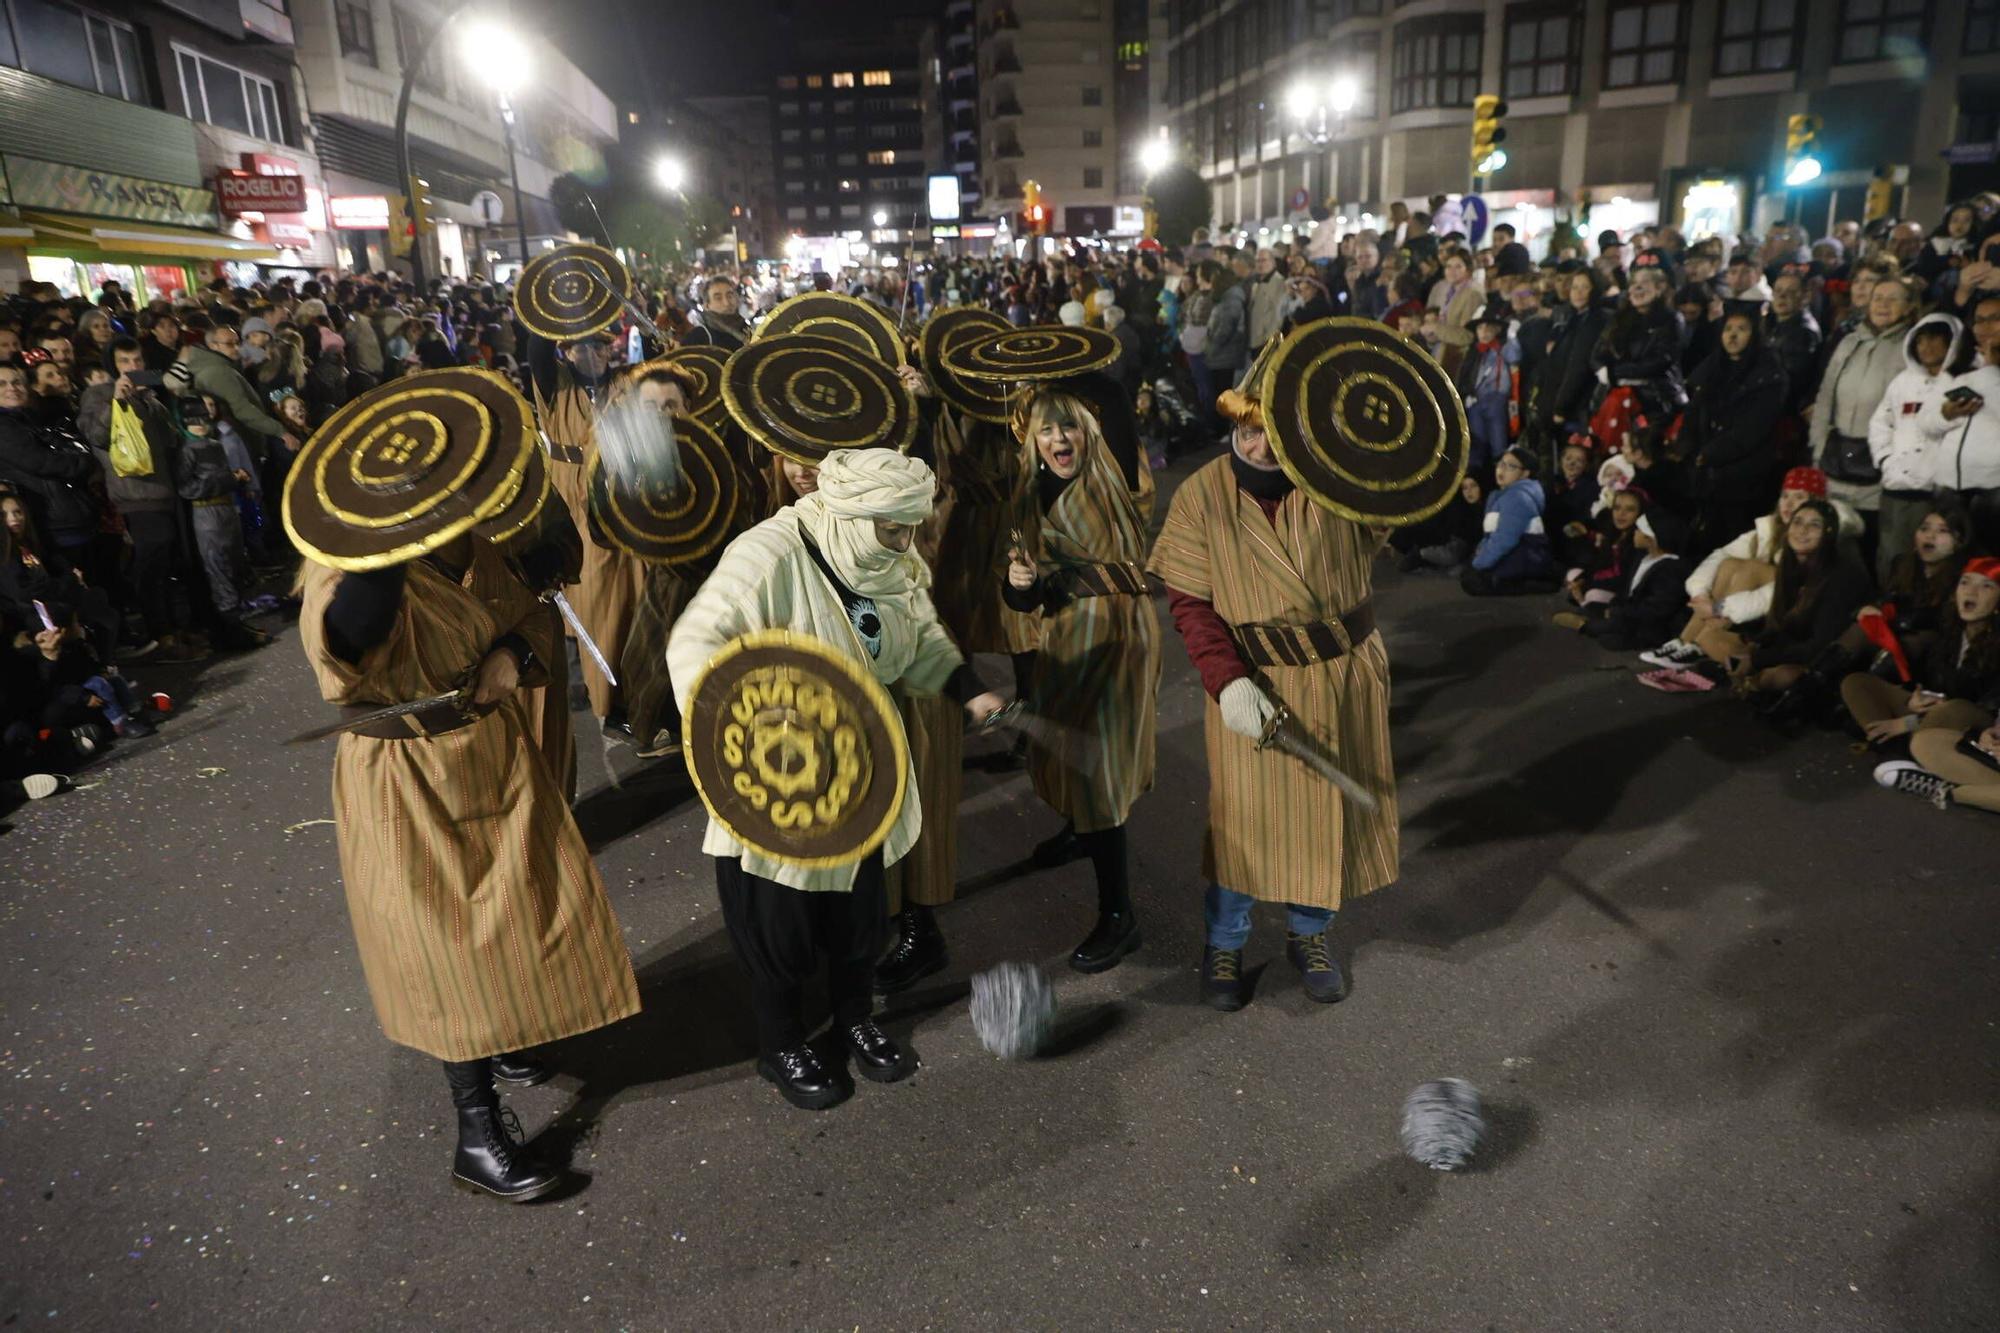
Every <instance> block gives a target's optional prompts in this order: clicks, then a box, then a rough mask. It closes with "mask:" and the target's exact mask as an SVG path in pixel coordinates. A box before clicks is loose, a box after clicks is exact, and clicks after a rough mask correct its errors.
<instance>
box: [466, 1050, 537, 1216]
mask: <svg viewBox="0 0 2000 1333" xmlns="http://www.w3.org/2000/svg"><path fill="white" fill-rule="evenodd" d="M444 1076H445V1081H446V1082H448V1083H449V1084H450V1085H451V1100H452V1104H453V1105H454V1106H455V1107H457V1109H458V1151H457V1152H456V1153H455V1154H454V1155H453V1157H452V1161H451V1179H452V1183H453V1184H454V1185H456V1186H458V1188H460V1189H462V1190H471V1191H473V1192H475V1193H485V1194H490V1195H492V1196H493V1197H494V1198H496V1199H501V1200H504V1201H506V1202H507V1203H526V1202H528V1201H529V1200H530V1199H539V1198H541V1197H542V1196H543V1195H544V1194H547V1193H548V1192H549V1191H550V1190H552V1189H554V1188H555V1187H556V1186H558V1185H560V1184H561V1183H562V1173H561V1172H560V1171H555V1170H552V1169H550V1168H549V1167H547V1166H545V1165H544V1164H543V1163H541V1162H540V1161H537V1160H536V1158H535V1156H534V1154H533V1153H531V1152H530V1151H528V1150H527V1149H526V1148H525V1147H523V1146H522V1144H521V1143H520V1140H519V1136H520V1133H521V1122H520V1121H519V1120H516V1119H515V1118H514V1113H513V1112H512V1111H510V1110H508V1109H506V1108H505V1107H503V1106H501V1105H500V1097H499V1094H498V1093H496V1092H494V1090H493V1070H492V1064H491V1062H490V1061H488V1060H461V1061H453V1060H447V1061H445V1062H444Z"/></svg>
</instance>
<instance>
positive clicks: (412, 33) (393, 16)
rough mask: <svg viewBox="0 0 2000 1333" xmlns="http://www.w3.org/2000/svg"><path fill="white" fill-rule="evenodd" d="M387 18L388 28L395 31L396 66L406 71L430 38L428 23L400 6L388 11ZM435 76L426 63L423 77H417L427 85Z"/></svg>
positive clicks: (431, 68) (433, 68)
mask: <svg viewBox="0 0 2000 1333" xmlns="http://www.w3.org/2000/svg"><path fill="white" fill-rule="evenodd" d="M389 18H390V26H391V27H392V28H394V29H395V31H396V64H397V65H398V66H400V67H401V68H403V69H408V68H409V67H410V65H411V63H412V62H414V61H415V60H416V58H417V52H419V51H421V50H423V49H424V43H425V41H426V39H427V38H428V37H429V36H430V22H429V20H427V19H425V18H424V17H423V16H422V15H419V14H412V13H411V12H410V11H409V10H407V9H405V8H403V6H401V5H396V6H394V7H392V8H391V9H390V11H389ZM426 76H428V77H426ZM435 76H436V69H435V67H434V66H432V65H431V64H430V62H428V61H426V62H425V65H424V76H419V82H423V83H428V82H429V78H434V77H435Z"/></svg>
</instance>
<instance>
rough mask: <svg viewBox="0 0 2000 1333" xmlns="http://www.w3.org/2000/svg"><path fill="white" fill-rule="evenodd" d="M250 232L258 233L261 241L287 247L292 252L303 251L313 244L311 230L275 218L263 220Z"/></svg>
mask: <svg viewBox="0 0 2000 1333" xmlns="http://www.w3.org/2000/svg"><path fill="white" fill-rule="evenodd" d="M252 230H253V231H256V232H258V233H260V237H259V239H261V240H265V241H269V242H270V243H271V244H272V245H284V246H289V247H291V248H292V249H294V250H303V249H305V248H307V247H308V246H310V245H311V244H312V243H313V234H312V228H311V227H305V226H301V225H299V224H298V223H296V222H280V221H279V220H278V219H276V218H265V219H264V220H263V221H262V222H261V223H258V224H257V225H256V226H255V227H253V228H252Z"/></svg>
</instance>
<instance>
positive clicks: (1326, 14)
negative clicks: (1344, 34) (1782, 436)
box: [1313, 0, 1382, 37]
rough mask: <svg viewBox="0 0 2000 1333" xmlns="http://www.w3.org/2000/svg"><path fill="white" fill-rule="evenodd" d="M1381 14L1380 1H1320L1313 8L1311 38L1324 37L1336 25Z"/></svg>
mask: <svg viewBox="0 0 2000 1333" xmlns="http://www.w3.org/2000/svg"><path fill="white" fill-rule="evenodd" d="M1381 12H1382V0H1322V3H1320V4H1318V5H1315V6H1314V7H1313V36H1315V37H1324V36H1326V34H1327V33H1328V32H1329V31H1330V30H1331V29H1332V28H1333V27H1334V26H1335V25H1336V24H1340V23H1345V22H1347V20H1349V19H1351V18H1360V17H1363V16H1365V15H1374V14H1380V13H1381Z"/></svg>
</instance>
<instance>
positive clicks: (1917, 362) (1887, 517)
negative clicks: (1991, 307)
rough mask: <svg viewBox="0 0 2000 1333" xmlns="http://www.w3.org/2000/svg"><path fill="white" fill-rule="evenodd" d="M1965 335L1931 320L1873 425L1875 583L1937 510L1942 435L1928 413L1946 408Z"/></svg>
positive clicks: (1907, 342)
mask: <svg viewBox="0 0 2000 1333" xmlns="http://www.w3.org/2000/svg"><path fill="white" fill-rule="evenodd" d="M1964 337H1965V331H1964V326H1962V325H1961V324H1960V323H1959V322H1958V320H1957V319H1955V318H1954V317H1952V316H1951V315H1944V314H1937V315H1926V316H1924V317H1923V318H1922V319H1920V320H1918V321H1917V322H1916V324H1915V325H1914V326H1913V327H1912V328H1911V329H1910V331H1909V333H1908V334H1906V335H1905V336H1904V338H1903V362H1904V366H1905V369H1904V370H1903V371H1902V373H1901V374H1899V375H1897V376H1896V378H1894V379H1892V380H1890V381H1889V387H1888V389H1887V390H1886V391H1885V392H1884V393H1883V394H1882V403H1881V406H1879V407H1877V408H1876V409H1875V415H1874V416H1873V417H1871V418H1869V421H1868V453H1869V455H1870V457H1872V458H1874V460H1875V466H1876V467H1878V468H1880V469H1882V511H1881V512H1882V517H1881V528H1880V533H1879V542H1878V545H1877V548H1876V552H1875V577H1876V578H1877V580H1886V579H1887V578H1888V577H1889V565H1890V563H1891V562H1892V561H1894V559H1895V558H1896V556H1897V555H1899V554H1901V553H1902V552H1904V551H1907V550H1909V549H1910V542H1911V541H1912V540H1913V539H1914V538H1915V536H1916V532H1917V525H1918V524H1919V523H1922V522H1923V521H1924V515H1925V514H1927V513H1929V512H1930V510H1931V503H1932V502H1931V488H1932V486H1933V485H1935V482H1934V480H1933V476H1934V470H1933V460H1932V455H1934V454H1935V453H1936V452H1937V446H1938V441H1939V439H1940V438H1941V437H1942V436H1943V435H1944V432H1943V431H1942V430H1938V429H1933V428H1931V427H1927V426H1926V425H1925V424H1924V420H1923V411H1924V409H1925V408H1927V407H1930V406H1932V405H1934V404H1936V405H1942V403H1943V400H1944V395H1945V390H1946V389H1948V388H1949V387H1950V386H1951V376H1950V374H1948V373H1947V372H1946V370H1945V367H1946V366H1947V365H1949V364H1950V363H1951V362H1952V360H1953V359H1954V358H1955V357H1956V356H1957V355H1958V353H1959V351H1960V349H1961V346H1962V344H1963V342H1964Z"/></svg>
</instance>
